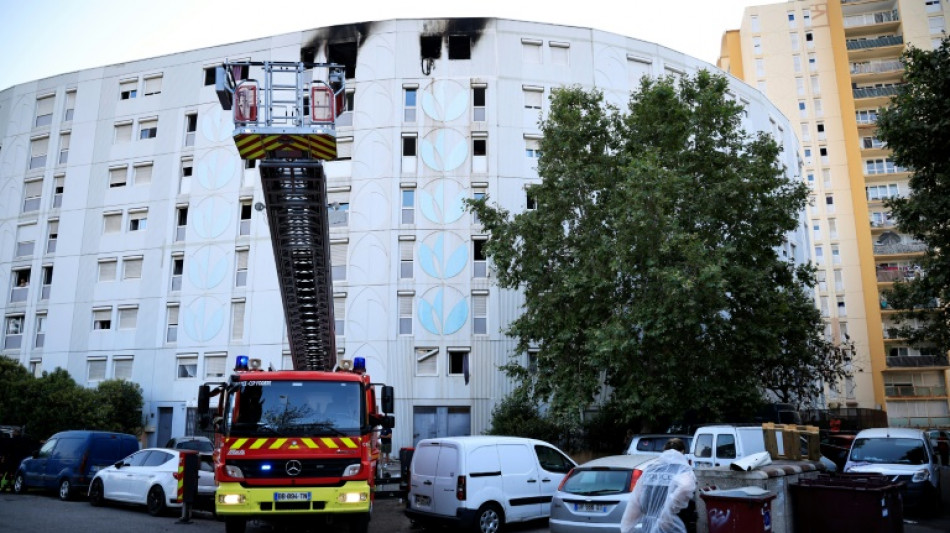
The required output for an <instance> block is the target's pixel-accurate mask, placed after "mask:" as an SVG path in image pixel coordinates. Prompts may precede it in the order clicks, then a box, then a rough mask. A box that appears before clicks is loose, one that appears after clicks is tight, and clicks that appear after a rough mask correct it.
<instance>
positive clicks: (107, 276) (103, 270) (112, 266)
mask: <svg viewBox="0 0 950 533" xmlns="http://www.w3.org/2000/svg"><path fill="white" fill-rule="evenodd" d="M118 264H119V261H118V260H117V259H116V258H114V257H110V258H106V259H100V260H99V281H100V282H103V281H115V275H116V267H117V266H118Z"/></svg>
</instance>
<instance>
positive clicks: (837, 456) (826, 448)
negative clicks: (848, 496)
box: [819, 431, 855, 472]
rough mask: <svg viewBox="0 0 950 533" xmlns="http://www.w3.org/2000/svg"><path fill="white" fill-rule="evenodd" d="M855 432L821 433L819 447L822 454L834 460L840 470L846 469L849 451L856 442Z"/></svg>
mask: <svg viewBox="0 0 950 533" xmlns="http://www.w3.org/2000/svg"><path fill="white" fill-rule="evenodd" d="M854 437H855V434H854V433H829V432H824V431H823V432H822V433H821V437H820V438H821V441H820V444H819V448H820V449H821V455H823V456H825V457H827V458H828V459H831V460H832V461H834V463H835V466H837V467H838V472H843V471H844V464H845V463H846V462H848V453H850V452H851V443H852V442H854Z"/></svg>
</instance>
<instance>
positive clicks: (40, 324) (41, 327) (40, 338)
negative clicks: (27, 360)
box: [31, 313, 46, 376]
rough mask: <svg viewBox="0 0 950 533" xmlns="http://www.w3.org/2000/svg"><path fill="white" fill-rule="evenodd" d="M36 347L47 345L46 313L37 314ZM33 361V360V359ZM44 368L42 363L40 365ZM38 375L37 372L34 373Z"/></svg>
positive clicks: (34, 341)
mask: <svg viewBox="0 0 950 533" xmlns="http://www.w3.org/2000/svg"><path fill="white" fill-rule="evenodd" d="M33 343H34V344H33V346H34V347H35V348H42V347H43V346H45V345H46V314H45V313H43V314H37V315H36V336H35V338H34V340H33ZM31 362H32V361H31ZM40 367H41V368H42V364H41V365H40ZM33 375H34V376H35V375H36V374H35V373H34V374H33Z"/></svg>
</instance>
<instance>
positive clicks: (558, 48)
mask: <svg viewBox="0 0 950 533" xmlns="http://www.w3.org/2000/svg"><path fill="white" fill-rule="evenodd" d="M548 47H549V48H550V50H551V63H553V64H555V65H565V66H566V65H570V64H571V45H570V43H559V42H554V41H550V42H548Z"/></svg>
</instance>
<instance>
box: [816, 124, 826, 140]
mask: <svg viewBox="0 0 950 533" xmlns="http://www.w3.org/2000/svg"><path fill="white" fill-rule="evenodd" d="M815 129H817V130H818V140H819V141H824V140H825V123H824V122H821V121H818V122H817V123H815Z"/></svg>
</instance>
